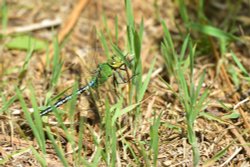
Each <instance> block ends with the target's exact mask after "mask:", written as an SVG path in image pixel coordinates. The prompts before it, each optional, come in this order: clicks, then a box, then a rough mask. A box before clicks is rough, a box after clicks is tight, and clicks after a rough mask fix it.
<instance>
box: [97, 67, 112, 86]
mask: <svg viewBox="0 0 250 167" xmlns="http://www.w3.org/2000/svg"><path fill="white" fill-rule="evenodd" d="M112 74H113V69H112V67H111V66H110V65H109V64H108V63H102V64H99V65H98V68H97V73H96V74H95V76H94V78H93V79H94V80H95V81H96V82H95V84H94V85H93V87H96V86H98V85H101V84H103V83H104V82H106V81H107V80H108V78H109V77H110V76H112Z"/></svg>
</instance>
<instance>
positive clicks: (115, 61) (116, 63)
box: [108, 55, 124, 68]
mask: <svg viewBox="0 0 250 167" xmlns="http://www.w3.org/2000/svg"><path fill="white" fill-rule="evenodd" d="M108 64H109V65H110V66H111V67H112V68H120V67H121V66H122V65H123V64H124V62H123V61H122V59H121V58H120V57H119V56H115V55H113V56H112V57H111V59H110V60H109V61H108Z"/></svg>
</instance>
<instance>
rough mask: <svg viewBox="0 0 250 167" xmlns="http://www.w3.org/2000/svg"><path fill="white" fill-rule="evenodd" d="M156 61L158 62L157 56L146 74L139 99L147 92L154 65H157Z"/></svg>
mask: <svg viewBox="0 0 250 167" xmlns="http://www.w3.org/2000/svg"><path fill="white" fill-rule="evenodd" d="M155 62H156V58H154V60H153V62H152V64H151V65H150V68H149V71H148V74H147V76H146V79H145V81H144V82H143V84H142V87H141V89H140V91H139V95H138V101H141V100H142V99H143V96H144V94H145V92H146V90H147V88H148V84H149V81H150V78H151V74H152V72H153V69H154V66H155Z"/></svg>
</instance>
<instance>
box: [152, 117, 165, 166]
mask: <svg viewBox="0 0 250 167" xmlns="http://www.w3.org/2000/svg"><path fill="white" fill-rule="evenodd" d="M161 116H162V113H160V114H159V116H158V117H157V118H156V117H154V122H153V125H152V126H151V127H150V139H151V141H150V142H151V144H150V145H151V148H152V149H153V153H154V156H153V164H154V166H155V167H157V159H158V152H159V134H158V130H159V127H160V120H161Z"/></svg>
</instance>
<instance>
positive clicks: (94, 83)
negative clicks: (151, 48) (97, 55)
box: [40, 56, 128, 116]
mask: <svg viewBox="0 0 250 167" xmlns="http://www.w3.org/2000/svg"><path fill="white" fill-rule="evenodd" d="M123 66H125V69H126V63H124V60H122V59H121V58H120V57H118V56H112V57H111V59H109V60H108V61H107V62H104V63H101V64H99V65H98V66H97V70H96V73H95V74H94V76H93V77H92V79H91V80H90V82H89V83H88V84H87V85H85V86H83V87H80V88H79V89H78V90H77V91H76V92H75V93H72V94H70V95H68V96H65V97H64V98H62V99H59V100H58V101H57V102H55V103H54V104H53V105H52V106H48V107H47V108H46V109H44V110H42V111H41V112H40V116H45V115H47V114H48V113H50V112H52V111H53V110H54V109H55V108H58V107H60V106H62V105H63V104H65V103H67V102H68V101H69V100H71V99H72V98H73V96H74V95H77V96H78V95H80V94H82V93H83V92H85V91H87V90H89V89H90V88H97V87H98V86H100V85H102V84H103V83H105V82H106V81H107V80H108V79H109V78H110V77H111V76H114V72H117V73H118V74H119V76H120V78H121V79H122V81H123V82H124V83H125V82H128V81H126V80H125V79H124V78H123V77H122V76H121V74H120V73H119V72H118V71H117V70H118V69H122V67H123ZM123 70H124V68H123Z"/></svg>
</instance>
